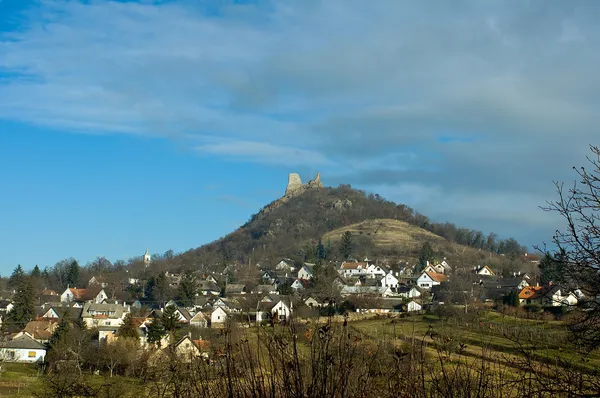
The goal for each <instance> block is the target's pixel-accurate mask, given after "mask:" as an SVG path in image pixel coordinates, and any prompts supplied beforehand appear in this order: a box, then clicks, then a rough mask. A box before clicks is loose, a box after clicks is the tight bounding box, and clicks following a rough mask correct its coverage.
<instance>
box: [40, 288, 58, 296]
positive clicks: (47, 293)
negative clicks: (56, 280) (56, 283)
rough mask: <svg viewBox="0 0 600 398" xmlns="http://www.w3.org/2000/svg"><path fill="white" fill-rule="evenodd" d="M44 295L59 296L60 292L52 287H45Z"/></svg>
mask: <svg viewBox="0 0 600 398" xmlns="http://www.w3.org/2000/svg"><path fill="white" fill-rule="evenodd" d="M41 295H42V296H58V294H56V292H55V291H54V290H52V289H44V290H42V294H41Z"/></svg>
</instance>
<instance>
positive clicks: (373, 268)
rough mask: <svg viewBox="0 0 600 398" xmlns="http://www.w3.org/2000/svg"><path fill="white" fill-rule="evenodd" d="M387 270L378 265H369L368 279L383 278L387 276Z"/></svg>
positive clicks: (367, 270)
mask: <svg viewBox="0 0 600 398" xmlns="http://www.w3.org/2000/svg"><path fill="white" fill-rule="evenodd" d="M387 273H388V272H387V269H385V268H384V267H381V266H379V265H376V264H369V265H368V266H367V269H366V274H367V277H368V278H378V277H379V278H381V277H384V276H385V275H386V274H387Z"/></svg>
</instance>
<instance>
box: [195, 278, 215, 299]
mask: <svg viewBox="0 0 600 398" xmlns="http://www.w3.org/2000/svg"><path fill="white" fill-rule="evenodd" d="M198 291H199V292H200V293H201V294H202V295H203V296H218V295H219V294H221V288H220V287H219V285H217V284H216V283H215V282H213V281H209V280H208V279H207V280H203V281H200V282H199V283H198Z"/></svg>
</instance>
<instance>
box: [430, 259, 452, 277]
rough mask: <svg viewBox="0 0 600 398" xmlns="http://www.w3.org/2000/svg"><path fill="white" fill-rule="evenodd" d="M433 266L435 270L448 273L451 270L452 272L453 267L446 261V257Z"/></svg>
mask: <svg viewBox="0 0 600 398" xmlns="http://www.w3.org/2000/svg"><path fill="white" fill-rule="evenodd" d="M433 268H434V269H435V272H437V273H439V274H445V275H447V274H449V273H450V272H452V267H450V265H449V264H448V263H447V262H446V260H445V259H444V260H443V261H442V262H441V263H437V264H436V265H434V266H433Z"/></svg>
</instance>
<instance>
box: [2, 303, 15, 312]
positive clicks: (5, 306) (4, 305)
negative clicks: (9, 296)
mask: <svg viewBox="0 0 600 398" xmlns="http://www.w3.org/2000/svg"><path fill="white" fill-rule="evenodd" d="M13 308H14V305H13V303H12V301H10V300H0V313H1V314H8V313H9V312H10V311H11V310H12V309H13Z"/></svg>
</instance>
